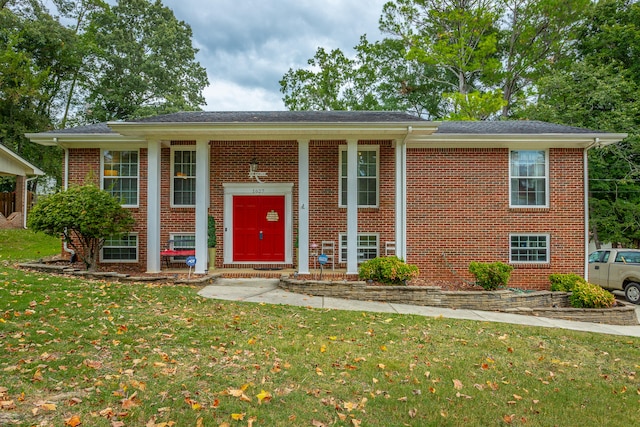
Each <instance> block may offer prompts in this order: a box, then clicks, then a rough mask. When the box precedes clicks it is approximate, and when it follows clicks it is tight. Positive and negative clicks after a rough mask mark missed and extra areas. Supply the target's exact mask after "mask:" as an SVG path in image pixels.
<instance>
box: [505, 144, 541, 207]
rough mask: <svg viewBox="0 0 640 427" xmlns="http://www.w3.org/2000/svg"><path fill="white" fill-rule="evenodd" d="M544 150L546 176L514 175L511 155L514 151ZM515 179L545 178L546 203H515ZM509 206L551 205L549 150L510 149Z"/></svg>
mask: <svg viewBox="0 0 640 427" xmlns="http://www.w3.org/2000/svg"><path fill="white" fill-rule="evenodd" d="M539 151H540V152H544V160H545V165H544V177H535V176H534V177H528V176H526V175H525V176H520V175H514V173H515V171H514V170H513V167H512V161H511V156H512V154H513V153H514V152H539ZM514 179H544V204H540V205H518V204H514V201H513V198H512V195H513V180H514ZM509 207H511V208H548V207H549V150H516V149H511V150H509Z"/></svg>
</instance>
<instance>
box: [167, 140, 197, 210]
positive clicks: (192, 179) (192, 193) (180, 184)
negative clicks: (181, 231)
mask: <svg viewBox="0 0 640 427" xmlns="http://www.w3.org/2000/svg"><path fill="white" fill-rule="evenodd" d="M172 158H173V161H172V164H171V167H172V170H173V172H172V176H173V180H172V190H173V191H172V195H173V196H172V199H171V202H172V205H173V206H195V204H196V152H195V150H191V147H188V148H186V149H185V148H182V147H174V148H173V150H172Z"/></svg>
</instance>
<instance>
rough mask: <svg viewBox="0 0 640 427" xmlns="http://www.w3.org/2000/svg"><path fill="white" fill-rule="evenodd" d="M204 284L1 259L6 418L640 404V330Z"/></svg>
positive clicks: (605, 419)
mask: <svg viewBox="0 0 640 427" xmlns="http://www.w3.org/2000/svg"><path fill="white" fill-rule="evenodd" d="M197 291H198V289H197V288H194V287H186V286H166V285H149V284H119V283H110V282H106V281H85V280H78V279H75V278H65V277H56V276H49V275H45V274H39V273H30V272H23V271H16V270H15V269H13V268H12V267H11V266H9V265H6V266H5V267H2V268H0V402H1V403H0V425H21V426H28V425H59V426H62V425H85V426H111V427H113V426H171V425H175V426H198V425H202V426H221V425H222V426H292V425H300V426H330V425H331V426H333V425H335V426H358V425H362V426H402V425H409V426H425V425H439V426H441V425H451V426H459V425H503V424H504V425H508V424H510V425H527V426H531V425H533V426H549V425H585V426H587V425H610V426H611V425H621V426H622V425H625V426H626V425H629V422H630V421H631V420H634V419H637V417H638V415H639V413H640V379H639V377H638V375H637V371H638V369H639V368H640V366H639V365H638V364H639V363H640V339H638V338H632V337H619V336H608V335H598V334H593V333H582V332H573V331H566V330H554V329H543V328H532V327H522V326H516V325H507V324H496V323H481V322H472V321H462V320H450V319H443V318H424V317H418V316H407V315H389V314H382V313H358V312H342V311H330V310H320V309H312V308H303V307H288V306H273V305H267V304H250V303H236V302H228V301H224V302H222V301H216V300H207V299H204V298H201V297H199V296H198V295H197ZM631 422H633V421H631ZM78 423H82V424H78Z"/></svg>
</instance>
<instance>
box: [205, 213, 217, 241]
mask: <svg viewBox="0 0 640 427" xmlns="http://www.w3.org/2000/svg"><path fill="white" fill-rule="evenodd" d="M207 236H208V239H207V245H208V246H209V247H210V248H215V247H216V244H217V237H216V219H215V218H214V217H213V215H209V218H208V223H207Z"/></svg>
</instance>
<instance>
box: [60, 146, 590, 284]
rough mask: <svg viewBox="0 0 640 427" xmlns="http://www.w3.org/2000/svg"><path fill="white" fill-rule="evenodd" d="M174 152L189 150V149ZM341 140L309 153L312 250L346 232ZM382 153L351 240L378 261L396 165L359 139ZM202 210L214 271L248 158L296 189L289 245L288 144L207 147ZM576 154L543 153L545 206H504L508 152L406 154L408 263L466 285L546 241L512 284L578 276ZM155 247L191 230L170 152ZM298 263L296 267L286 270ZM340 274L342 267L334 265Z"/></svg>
mask: <svg viewBox="0 0 640 427" xmlns="http://www.w3.org/2000/svg"><path fill="white" fill-rule="evenodd" d="M173 144H174V145H193V147H194V150H195V144H194V143H193V142H190V141H177V142H173ZM344 144H345V141H336V140H331V141H326V140H312V141H311V142H310V144H309V153H310V173H309V176H310V212H309V213H310V215H309V220H310V226H309V232H310V235H309V241H310V243H317V244H320V242H321V241H323V240H330V241H334V242H335V247H336V260H337V259H338V257H339V256H338V255H339V254H338V253H337V251H338V250H339V241H338V234H339V233H343V232H346V208H340V207H339V206H338V203H339V194H338V192H339V184H338V180H339V146H340V145H344ZM359 144H373V145H378V146H379V150H380V177H379V185H380V193H379V194H380V199H379V207H377V208H367V209H360V210H359V212H358V232H360V233H367V232H370V233H379V236H380V239H379V243H380V253H381V255H384V253H383V252H384V244H385V242H387V241H393V240H395V236H394V221H395V196H394V192H395V188H394V187H395V160H394V148H393V145H392V142H391V141H386V140H382V141H360V142H359ZM210 150H211V162H210V181H211V186H210V199H211V205H210V209H209V212H210V214H212V215H213V216H214V217H215V219H216V223H217V225H218V236H217V237H218V251H217V261H216V265H217V266H218V267H221V266H222V262H223V248H224V233H223V232H222V224H224V218H223V215H224V189H223V186H222V184H224V183H231V182H233V183H243V182H244V183H250V182H255V181H254V180H253V179H252V178H249V176H248V170H249V162H250V161H251V159H252V158H253V157H256V158H257V160H258V162H259V171H261V172H267V177H266V178H265V179H264V181H265V182H270V183H275V182H282V183H294V189H293V206H294V209H293V239H294V240H295V238H296V234H297V230H298V212H297V206H298V185H297V183H298V165H297V156H298V146H297V142H296V141H280V142H270V141H256V142H254V141H212V142H211V143H210ZM582 153H583V152H582V150H580V149H550V150H549V163H550V167H549V183H550V206H549V208H543V209H511V208H509V177H508V162H509V150H508V149H502V148H494V149H484V148H483V149H467V148H464V149H462V148H461V149H458V148H455V149H453V148H452V149H429V148H419V149H418V148H416V149H408V151H407V222H408V224H407V237H408V241H407V253H408V256H407V261H409V262H411V263H414V264H417V265H418V266H419V267H420V270H421V276H422V277H424V278H426V279H430V280H471V276H470V275H469V273H468V265H469V263H470V262H471V261H486V262H493V261H503V262H508V260H509V233H549V234H550V242H551V248H550V249H551V262H550V263H549V264H540V265H526V266H524V265H516V269H515V270H514V272H513V274H512V280H511V282H510V285H511V286H515V287H521V288H530V289H546V288H548V275H549V274H551V273H560V272H562V273H569V272H575V273H578V274H582V272H583V271H582V268H583V267H582V266H583V262H584V260H583V256H584V255H583V254H584V211H583V197H584V187H583V185H584V184H583V164H582V159H583V157H582ZM161 161H162V165H161V168H162V170H161V177H162V178H161V215H162V232H161V233H162V235H161V242H163V243H164V242H166V241H167V240H169V236H170V234H171V233H181V232H190V233H192V232H194V231H195V226H194V223H195V209H194V208H193V207H186V208H181V207H171V150H170V148H168V147H166V148H163V149H162V152H161ZM99 164H100V150H99V149H71V150H70V174H69V181H70V183H71V184H81V183H83V182H86V181H87V180H91V181H93V182H96V183H98V180H99V176H100V173H99ZM146 168H147V151H146V149H141V150H140V183H139V188H140V199H139V200H140V206H139V207H138V208H135V209H131V211H132V213H133V215H134V217H135V218H136V220H137V221H138V223H137V225H136V228H135V230H134V231H136V232H137V233H138V248H139V263H138V267H139V269H140V270H145V268H146V241H147V236H146V227H145V222H146V214H147V171H146ZM296 262H297V261H296V260H294V263H296ZM342 267H344V264H343V265H342Z"/></svg>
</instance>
